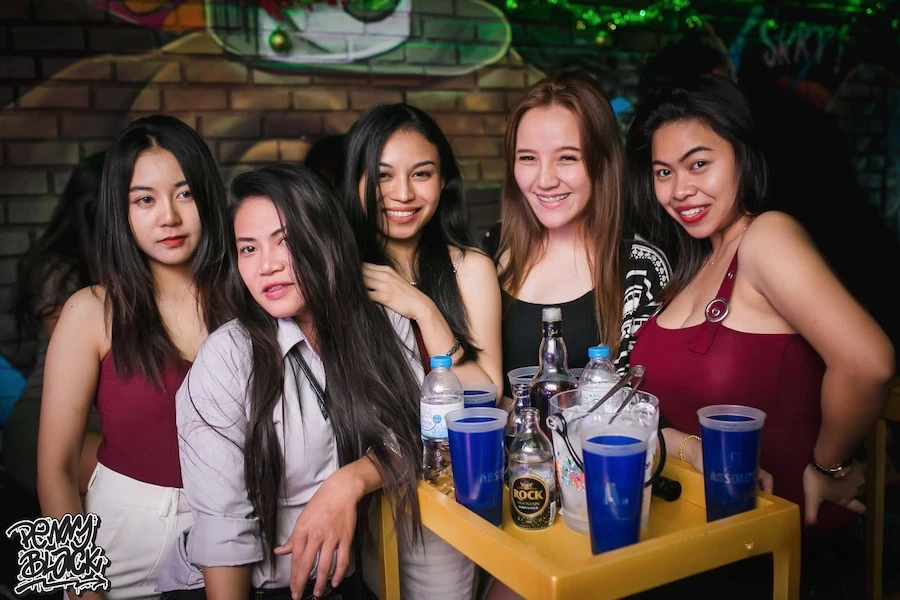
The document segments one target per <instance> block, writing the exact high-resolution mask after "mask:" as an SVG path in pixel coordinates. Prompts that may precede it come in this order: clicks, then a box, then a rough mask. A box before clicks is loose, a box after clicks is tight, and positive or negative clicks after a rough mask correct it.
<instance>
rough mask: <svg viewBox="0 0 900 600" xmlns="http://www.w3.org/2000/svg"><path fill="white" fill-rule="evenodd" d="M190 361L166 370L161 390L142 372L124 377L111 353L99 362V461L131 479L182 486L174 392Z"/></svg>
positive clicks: (97, 402)
mask: <svg viewBox="0 0 900 600" xmlns="http://www.w3.org/2000/svg"><path fill="white" fill-rule="evenodd" d="M190 367H191V363H190V362H188V361H186V360H184V361H182V362H181V363H180V364H179V365H178V367H171V366H169V367H166V368H165V370H164V371H163V388H162V389H160V388H158V387H157V386H155V385H153V384H152V383H150V382H149V381H147V380H146V379H144V377H142V376H140V375H131V376H130V377H124V378H123V377H120V376H119V375H118V374H117V373H116V368H115V366H114V364H113V359H112V353H110V354H107V355H106V358H104V359H103V362H102V363H101V364H100V381H99V382H98V384H97V397H96V404H97V411H98V412H99V413H100V421H101V423H102V428H103V442H102V443H101V444H100V448H99V450H98V451H97V460H98V461H99V462H101V463H103V466H105V467H108V468H110V469H112V470H113V471H116V472H117V473H120V474H122V475H125V476H127V477H131V478H132V479H137V480H138V481H143V482H144V483H151V484H154V485H160V486H165V487H177V488H180V487H182V484H181V465H180V463H179V460H178V432H177V430H176V428H175V392H177V391H178V388H179V387H180V386H181V382H182V381H183V380H184V376H185V375H186V374H187V372H188V369H190Z"/></svg>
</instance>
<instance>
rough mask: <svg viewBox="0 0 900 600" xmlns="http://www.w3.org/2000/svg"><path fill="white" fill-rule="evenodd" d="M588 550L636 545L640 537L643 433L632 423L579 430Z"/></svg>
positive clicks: (597, 424) (588, 425)
mask: <svg viewBox="0 0 900 600" xmlns="http://www.w3.org/2000/svg"><path fill="white" fill-rule="evenodd" d="M581 450H582V455H583V457H584V483H585V491H586V493H587V513H588V527H589V529H590V535H591V552H593V553H594V554H600V553H602V552H607V551H609V550H615V549H616V548H622V547H623V546H628V545H630V544H634V543H637V541H638V539H639V538H640V535H641V508H642V505H643V495H644V459H645V458H646V456H647V435H646V432H645V431H644V430H643V429H642V428H640V427H637V426H634V425H619V424H618V423H613V424H612V425H610V424H608V423H603V422H592V423H585V424H584V426H582V429H581Z"/></svg>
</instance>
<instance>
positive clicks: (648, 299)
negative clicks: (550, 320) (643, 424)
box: [501, 239, 671, 396]
mask: <svg viewBox="0 0 900 600" xmlns="http://www.w3.org/2000/svg"><path fill="white" fill-rule="evenodd" d="M626 243H627V244H629V246H630V249H629V252H628V253H627V254H626V255H625V256H624V257H623V258H624V267H625V268H624V273H623V274H624V276H625V281H624V286H623V288H624V290H623V291H624V304H623V307H622V317H623V318H622V337H621V341H620V344H619V347H618V348H610V352H611V354H612V356H611V358H612V359H613V362H614V363H615V365H616V368H617V369H618V371H619V372H620V373H624V372H625V370H627V368H628V362H629V358H630V353H631V347H632V346H633V345H634V334H635V332H636V331H637V329H638V328H639V327H640V326H641V324H643V323H644V322H645V321H646V320H647V319H649V318H650V316H651V315H652V314H653V311H654V310H655V309H656V307H657V306H658V305H659V296H660V293H661V291H662V288H663V287H664V286H665V285H666V283H668V281H669V273H670V272H671V269H670V268H669V263H668V260H666V257H665V255H664V254H663V253H662V252H661V251H660V250H659V249H658V248H656V247H655V246H652V245H651V244H648V243H647V242H645V241H643V240H636V239H629V240H628V241H627V242H626ZM501 291H502V290H501ZM502 294H503V321H502V335H503V373H504V375H505V374H506V373H508V372H509V371H511V370H512V369H516V368H518V367H528V366H531V365H537V364H538V350H539V348H540V345H541V309H543V308H544V307H545V306H558V307H560V308H561V309H562V318H563V339H564V340H565V341H566V350H567V352H568V355H569V361H568V363H569V368H570V369H576V368H580V367H584V366H585V365H586V364H587V360H588V358H587V351H588V348H590V347H591V346H594V345H596V344H599V343H600V332H599V329H598V328H597V321H596V317H595V315H594V292H593V290H591V291H590V292H588V293H586V294H584V295H583V296H581V297H580V298H576V299H574V300H570V301H568V302H557V303H555V304H546V305H545V304H532V303H530V302H524V301H522V300H519V299H517V298H511V297H510V296H509V294H507V293H506V292H502ZM503 389H504V394H505V395H507V396H509V395H510V389H509V381H508V380H507V379H505V378H504V382H503Z"/></svg>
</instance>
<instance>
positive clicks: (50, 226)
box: [16, 152, 104, 341]
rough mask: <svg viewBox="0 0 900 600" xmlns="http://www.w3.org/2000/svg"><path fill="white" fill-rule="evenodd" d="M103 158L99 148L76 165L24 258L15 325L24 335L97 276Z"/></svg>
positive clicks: (20, 266)
mask: <svg viewBox="0 0 900 600" xmlns="http://www.w3.org/2000/svg"><path fill="white" fill-rule="evenodd" d="M103 158H104V154H103V153H102V152H98V153H96V154H92V155H90V156H88V157H87V158H85V159H84V160H83V161H82V162H81V163H79V164H78V166H76V167H75V170H74V171H72V175H71V176H70V177H69V181H68V182H67V183H66V187H65V189H64V190H63V192H62V194H61V195H60V197H59V203H58V204H57V205H56V208H55V209H54V210H53V215H52V216H51V217H50V222H49V223H47V227H46V229H44V232H43V233H42V234H41V235H40V237H38V238H37V239H36V240H35V241H34V243H33V244H31V247H30V248H29V249H28V252H27V253H26V254H25V256H24V257H23V258H22V260H21V262H20V263H19V277H18V282H19V288H18V296H17V298H16V327H17V331H18V335H19V339H20V341H21V339H22V337H23V335H24V334H25V332H26V331H31V330H32V328H33V326H34V325H36V324H37V323H38V322H39V321H40V319H42V318H44V317H47V316H49V315H50V314H52V313H53V312H54V310H56V308H57V307H60V306H62V305H63V304H64V303H65V301H66V299H67V298H68V297H69V295H70V294H72V293H73V292H75V291H76V290H78V289H80V288H83V287H85V286H87V285H90V284H92V283H94V282H95V281H96V272H97V271H96V266H95V265H94V262H95V258H96V251H95V248H94V239H95V236H94V220H95V218H96V213H97V199H98V196H99V195H100V177H101V175H102V173H103Z"/></svg>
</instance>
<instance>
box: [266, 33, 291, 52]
mask: <svg viewBox="0 0 900 600" xmlns="http://www.w3.org/2000/svg"><path fill="white" fill-rule="evenodd" d="M269 47H270V48H272V50H274V51H275V52H278V53H279V54H286V53H287V52H288V51H290V49H291V38H289V37H288V36H287V34H286V33H285V32H283V31H281V30H280V29H276V30H275V31H273V32H272V33H271V34H270V35H269Z"/></svg>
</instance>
